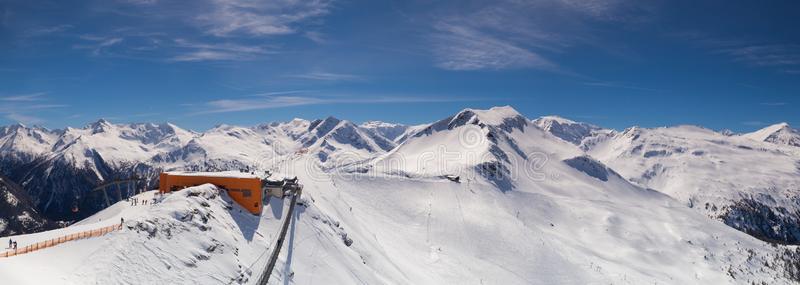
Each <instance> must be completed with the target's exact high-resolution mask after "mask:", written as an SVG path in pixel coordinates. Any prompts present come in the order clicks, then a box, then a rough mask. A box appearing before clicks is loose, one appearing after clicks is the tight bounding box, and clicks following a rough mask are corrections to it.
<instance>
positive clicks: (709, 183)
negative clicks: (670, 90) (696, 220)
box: [589, 126, 800, 244]
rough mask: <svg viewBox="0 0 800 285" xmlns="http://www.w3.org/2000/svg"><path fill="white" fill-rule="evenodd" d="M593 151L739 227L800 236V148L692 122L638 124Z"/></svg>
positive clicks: (779, 237)
mask: <svg viewBox="0 0 800 285" xmlns="http://www.w3.org/2000/svg"><path fill="white" fill-rule="evenodd" d="M589 154H591V155H592V156H593V157H595V158H597V159H599V160H600V161H603V162H604V163H606V164H608V165H609V166H611V167H612V168H613V169H615V170H616V171H618V172H619V173H621V174H622V175H623V176H624V177H626V178H628V179H630V180H631V181H633V182H634V183H637V184H639V185H641V186H643V187H648V188H652V189H656V190H658V191H661V192H663V193H665V194H667V195H670V196H672V197H673V198H675V199H676V200H678V201H680V202H681V203H683V204H685V205H686V206H688V207H691V208H695V209H697V210H699V211H701V212H703V213H704V214H706V215H708V216H709V217H712V218H715V219H719V220H722V221H724V222H725V223H726V224H728V225H730V226H732V227H734V228H737V229H740V230H742V231H745V232H747V233H750V234H753V235H754V236H757V237H761V238H764V239H766V240H772V241H778V242H786V243H794V244H797V243H798V242H800V155H798V152H797V151H796V150H795V149H794V148H791V147H785V146H779V145H774V144H767V143H760V142H756V141H753V140H750V139H748V138H745V137H739V136H726V135H723V134H720V133H716V132H714V131H711V130H708V129H703V128H699V127H694V126H678V127H670V128H657V129H643V128H638V127H633V128H629V129H627V130H625V131H624V132H622V133H619V134H617V135H615V136H614V137H613V138H611V139H610V140H608V141H606V142H604V143H601V144H599V145H598V146H596V147H594V148H593V149H591V150H590V151H589Z"/></svg>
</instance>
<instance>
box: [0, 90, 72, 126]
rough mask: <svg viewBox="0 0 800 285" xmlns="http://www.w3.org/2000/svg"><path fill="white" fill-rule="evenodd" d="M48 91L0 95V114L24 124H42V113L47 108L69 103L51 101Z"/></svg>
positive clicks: (60, 106) (59, 106)
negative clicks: (47, 95) (48, 98)
mask: <svg viewBox="0 0 800 285" xmlns="http://www.w3.org/2000/svg"><path fill="white" fill-rule="evenodd" d="M46 94H47V93H46V92H36V93H28V94H19V95H10V96H5V97H0V101H3V104H0V116H2V117H3V118H6V119H7V120H10V121H13V122H19V123H24V124H40V123H43V122H44V119H42V118H41V117H40V114H41V113H42V112H44V111H46V110H49V109H54V108H62V107H66V106H67V105H63V104H53V103H49V102H48V100H47V98H46V97H45V95H46Z"/></svg>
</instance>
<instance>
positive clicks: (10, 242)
mask: <svg viewBox="0 0 800 285" xmlns="http://www.w3.org/2000/svg"><path fill="white" fill-rule="evenodd" d="M13 245H14V242H13V241H12V240H11V239H8V248H11V247H12V246H13Z"/></svg>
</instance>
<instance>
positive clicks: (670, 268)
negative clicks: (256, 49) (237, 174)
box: [0, 107, 798, 284]
mask: <svg viewBox="0 0 800 285" xmlns="http://www.w3.org/2000/svg"><path fill="white" fill-rule="evenodd" d="M98 127H99V128H101V129H104V131H103V132H108V133H111V132H112V131H111V130H109V129H108V128H109V127H108V126H104V125H100V126H98ZM111 137H121V136H119V135H113V136H111ZM590 137H592V136H591V135H590ZM140 142H142V144H145V145H146V143H144V142H143V141H141V140H140ZM107 143H108V144H109V145H105V146H104V147H105V149H102V150H103V152H104V153H105V152H114V151H118V152H122V153H124V152H125V151H126V150H125V148H119V147H117V149H116V150H113V149H111V148H113V147H115V146H113V143H112V142H107ZM85 146H86V147H88V145H85ZM740 146H744V147H746V148H742V147H740ZM148 152H151V153H150V154H153V156H152V157H153V158H152V159H151V160H147V159H146V160H145V161H149V162H150V163H153V164H155V165H159V166H163V167H165V168H169V169H176V170H180V169H181V167H182V166H186V165H201V164H205V163H219V164H220V165H233V166H236V167H238V166H251V167H253V169H254V170H256V171H258V172H259V173H260V172H261V171H263V170H269V171H272V172H273V173H279V174H280V176H288V177H293V176H297V177H298V178H299V179H300V182H301V183H302V184H303V185H304V186H305V187H304V190H303V195H302V198H301V202H300V203H301V204H302V205H301V206H298V207H297V208H296V213H295V214H296V215H295V220H294V221H293V223H292V226H291V227H290V230H289V234H288V237H287V241H286V243H285V244H284V249H283V251H281V254H280V257H279V260H278V264H277V266H276V269H275V271H273V272H271V273H270V274H271V275H272V278H271V279H270V280H271V282H272V284H608V283H613V284H750V283H751V282H757V283H759V282H764V283H767V284H792V283H793V281H791V280H789V279H787V278H786V277H785V275H783V272H782V271H781V270H782V268H783V265H784V264H785V263H786V261H785V260H782V259H781V258H780V257H779V256H781V252H782V250H783V249H785V248H793V247H784V246H773V245H770V244H768V243H766V242H763V241H760V240H758V239H756V238H754V237H752V236H749V235H747V234H744V233H742V232H740V231H737V230H735V229H733V228H731V227H728V226H726V225H725V224H723V223H721V222H719V221H717V220H714V219H709V218H707V217H706V216H705V215H704V213H702V212H698V211H695V210H694V209H691V208H690V207H687V205H686V204H687V203H686V199H685V198H684V196H682V195H684V194H683V193H686V194H685V195H687V196H690V197H691V196H692V195H695V196H697V195H709V196H710V197H716V198H718V199H719V200H725V199H729V198H730V197H733V195H738V194H739V193H749V192H748V191H756V192H753V193H764V194H765V195H772V196H774V197H776V201H780V199H779V198H777V197H779V195H781V194H786V193H784V192H781V191H782V190H775V189H770V188H764V189H762V188H761V187H762V186H766V185H767V184H764V185H762V184H761V183H794V182H793V181H794V179H797V173H796V171H797V168H796V167H797V165H796V164H795V162H794V161H796V160H797V159H796V158H797V157H798V155H797V153H795V152H792V151H791V150H789V149H788V148H786V147H781V146H775V145H772V144H768V143H763V142H754V141H753V140H750V139H747V138H741V137H727V136H723V135H721V134H716V133H714V132H713V131H709V130H705V129H701V128H696V127H678V128H667V129H656V130H645V129H640V128H634V129H629V130H626V131H625V132H622V133H618V134H616V133H614V134H612V135H610V136H609V138H608V139H607V140H606V139H603V140H598V141H597V145H596V147H592V148H591V149H590V151H588V154H589V155H590V156H587V152H586V151H584V149H582V148H581V146H580V145H577V144H574V143H567V142H565V141H564V140H563V139H562V138H560V137H558V136H556V135H554V134H552V133H550V132H548V130H545V129H542V128H540V127H539V126H537V125H536V124H534V123H532V121H530V120H528V119H526V118H524V117H522V116H521V115H520V114H519V113H518V112H516V111H515V110H513V108H511V107H497V108H492V109H490V110H474V109H465V110H463V111H461V112H459V113H458V114H455V115H454V116H452V117H449V118H445V119H443V120H440V121H438V122H434V123H432V124H429V125H424V126H422V127H420V128H419V129H417V130H414V131H413V132H411V133H408V135H407V136H406V138H404V139H402V140H399V141H392V140H390V139H388V138H387V137H385V136H383V135H381V134H379V133H378V134H376V133H374V132H372V131H370V130H369V129H366V128H361V127H359V126H355V125H354V124H352V123H350V122H347V121H345V120H339V119H336V118H326V119H324V120H317V121H305V120H293V121H291V122H286V123H274V124H267V125H261V126H257V127H254V128H241V127H233V126H220V127H218V128H215V129H212V130H209V131H207V132H204V133H200V134H193V135H192V136H191V139H189V140H187V142H186V143H185V145H182V146H180V147H179V148H176V149H173V150H171V151H161V150H156V149H155V148H150V149H148ZM116 155H120V156H116ZM107 156H109V157H119V158H122V156H121V154H111V153H108V154H107ZM104 157H105V156H104ZM142 157H145V156H144V155H143V156H142ZM129 158H133V156H130V157H129ZM126 159H127V158H126ZM136 159H138V158H136ZM654 159H658V160H657V161H653V160H654ZM793 159H794V161H793ZM748 162H749V164H747V163H748ZM657 163H661V164H662V165H665V166H666V167H667V169H675V170H670V171H667V172H665V173H667V174H666V175H657V176H652V177H650V176H648V177H649V178H648V179H644V180H642V179H638V180H637V179H634V178H640V177H641V175H640V173H642V172H644V171H645V170H646V169H653V168H654V167H655V166H654V165H655V164H657ZM670 167H671V168H670ZM740 167H749V168H745V169H747V171H749V173H751V174H748V175H741V176H742V177H741V178H737V177H736V175H739V173H740V172H737V169H740ZM759 167H763V169H759ZM792 167H794V168H792ZM672 171H677V172H672ZM791 171H795V172H791ZM615 173H620V175H616V174H615ZM719 173H721V174H724V175H719ZM602 174H605V175H602ZM673 174H674V175H673ZM452 176H458V177H459V178H460V179H459V182H453V181H451V180H449V179H446V178H443V177H452ZM701 178H702V179H705V180H710V181H716V182H715V183H719V184H718V186H714V185H713V184H712V186H714V187H715V188H711V190H709V191H706V190H705V188H701V187H705V184H697V183H700V182H702V181H701ZM726 179H733V180H726ZM631 180H632V181H635V183H632V182H631ZM727 181H730V182H727ZM691 183H695V184H691ZM735 183H742V185H754V187H752V188H746V189H737V190H736V191H733V190H731V189H730V188H731V187H728V188H725V187H724V186H731V185H734V184H735ZM692 185H695V186H692ZM656 186H659V187H661V186H663V187H661V188H664V189H661V188H659V187H656ZM648 187H649V188H653V189H658V190H659V191H662V192H658V191H654V190H650V189H647V188H648ZM670 187H672V188H670ZM701 190H702V191H701ZM682 191H683V192H682ZM141 195H143V196H142V198H149V197H150V196H147V195H153V192H146V193H143V194H141ZM673 197H674V198H673ZM716 198H715V199H716ZM284 203H285V201H280V200H275V199H273V200H270V202H269V205H268V206H267V207H264V212H263V213H262V215H261V216H253V215H249V214H246V213H243V212H242V211H241V209H239V208H238V206H236V205H235V203H231V202H230V200H229V199H228V198H227V197H226V196H225V195H224V194H219V192H218V191H217V190H216V189H214V187H212V186H210V185H206V186H199V187H193V188H188V189H185V190H182V191H177V192H175V193H173V194H170V195H167V196H165V197H164V198H163V200H161V202H159V203H155V204H152V205H147V206H130V205H129V204H128V203H126V202H120V203H117V204H115V205H113V206H112V207H110V208H108V209H106V210H104V211H101V212H99V213H98V214H96V215H94V216H92V217H89V218H87V219H86V220H84V221H81V222H79V223H77V224H75V225H73V226H71V227H67V228H64V229H59V230H56V231H51V232H44V233H39V234H33V235H25V236H16V237H12V238H14V239H19V240H20V241H21V242H20V245H24V244H25V243H28V242H34V241H39V240H41V239H46V238H48V237H51V236H57V235H61V234H64V233H68V232H70V231H80V230H83V229H91V228H96V227H99V226H103V225H107V224H114V223H119V218H120V217H125V220H126V222H125V227H124V229H123V230H122V231H119V232H114V233H111V234H109V235H106V236H103V237H100V238H94V239H87V240H81V241H76V242H71V243H66V244H63V245H60V246H57V247H54V248H49V249H44V250H40V251H37V252H34V253H31V254H26V255H22V256H17V257H12V258H8V259H0V275H2V276H3V277H6V278H7V279H4V281H5V280H9V282H11V283H12V284H43V283H58V284H85V283H90V284H94V283H99V284H154V283H155V284H190V283H191V284H226V283H229V282H233V283H241V284H252V283H253V281H254V280H257V279H258V277H259V276H260V274H261V272H260V271H259V270H258V269H259V268H263V265H264V263H265V262H266V258H264V257H265V256H266V254H265V253H266V252H269V250H270V248H269V247H270V244H271V243H272V242H273V241H274V238H275V236H274V235H275V234H276V233H277V232H278V230H279V224H280V221H281V219H282V218H283V217H286V216H287V215H286V213H285V211H286V208H288V207H286V205H285V204H284ZM37 235H39V236H37ZM4 242H5V243H7V240H5V239H0V244H4ZM40 268H43V270H45V271H47V272H50V273H52V274H49V275H44V274H36V273H37V272H40V270H42V269H40Z"/></svg>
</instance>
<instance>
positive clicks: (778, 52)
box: [719, 44, 800, 66]
mask: <svg viewBox="0 0 800 285" xmlns="http://www.w3.org/2000/svg"><path fill="white" fill-rule="evenodd" d="M719 52H720V53H723V54H727V55H729V56H731V57H733V59H734V60H735V61H740V62H745V63H748V64H751V65H755V66H797V65H800V46H798V45H782V44H776V45H746V46H739V47H731V48H724V49H721V50H719Z"/></svg>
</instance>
